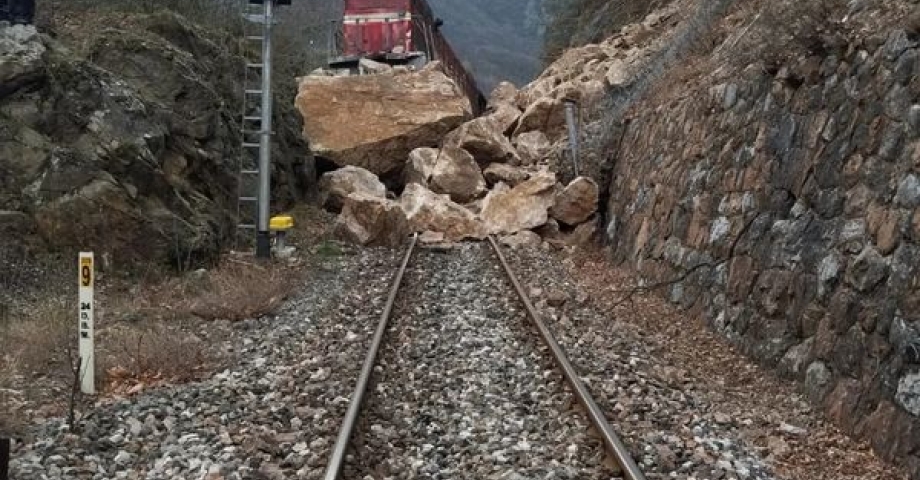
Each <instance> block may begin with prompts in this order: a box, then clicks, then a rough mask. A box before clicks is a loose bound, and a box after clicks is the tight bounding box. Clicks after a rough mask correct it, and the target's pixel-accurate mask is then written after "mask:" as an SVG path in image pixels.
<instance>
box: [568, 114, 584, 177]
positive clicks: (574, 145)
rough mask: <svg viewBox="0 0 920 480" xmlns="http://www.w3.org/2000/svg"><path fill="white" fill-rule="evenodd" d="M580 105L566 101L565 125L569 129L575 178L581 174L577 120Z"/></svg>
mask: <svg viewBox="0 0 920 480" xmlns="http://www.w3.org/2000/svg"><path fill="white" fill-rule="evenodd" d="M577 107H578V104H577V103H576V102H575V101H574V100H565V123H566V125H568V129H569V151H570V152H571V153H572V164H573V165H574V166H575V176H576V177H578V176H580V175H581V174H580V173H579V172H578V160H579V158H578V156H579V155H580V152H579V150H580V146H579V144H578V140H579V132H578V121H577V120H576V119H575V109H576V108H577Z"/></svg>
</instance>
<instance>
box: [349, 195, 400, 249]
mask: <svg viewBox="0 0 920 480" xmlns="http://www.w3.org/2000/svg"><path fill="white" fill-rule="evenodd" d="M409 232H410V229H409V221H408V219H407V217H406V212H405V211H403V209H402V208H401V207H400V205H399V203H397V202H395V201H392V200H388V199H386V198H380V197H376V196H371V195H366V194H362V193H352V194H351V195H349V196H347V197H346V198H345V203H344V208H343V209H342V213H341V214H340V215H339V218H338V220H337V221H336V225H335V233H336V236H337V237H338V238H341V239H342V240H345V241H348V242H352V243H356V244H359V245H369V246H390V247H396V246H399V245H402V244H403V243H404V242H405V241H406V237H407V236H408V235H409Z"/></svg>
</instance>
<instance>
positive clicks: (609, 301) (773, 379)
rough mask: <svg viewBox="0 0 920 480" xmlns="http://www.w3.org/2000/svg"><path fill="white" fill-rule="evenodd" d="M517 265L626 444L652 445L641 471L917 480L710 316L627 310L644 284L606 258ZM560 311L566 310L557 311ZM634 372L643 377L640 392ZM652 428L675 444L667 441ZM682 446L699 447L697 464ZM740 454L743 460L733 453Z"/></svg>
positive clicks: (533, 257)
mask: <svg viewBox="0 0 920 480" xmlns="http://www.w3.org/2000/svg"><path fill="white" fill-rule="evenodd" d="M509 260H510V261H511V262H512V264H513V265H514V267H515V268H516V270H517V271H518V272H519V273H518V274H519V275H521V276H522V277H523V278H522V281H524V283H525V285H528V286H529V287H530V288H533V289H539V290H541V292H540V293H539V295H538V297H537V298H535V300H537V303H538V305H540V306H541V307H542V308H543V309H544V312H545V314H546V316H547V318H548V320H549V321H550V322H551V325H552V327H551V328H553V329H554V331H556V332H558V333H557V334H559V336H560V342H561V343H562V344H563V346H564V347H565V348H566V349H567V351H568V352H569V354H570V355H571V357H572V358H573V361H574V362H575V363H576V364H579V365H581V366H585V367H588V368H589V369H590V368H592V367H591V366H592V365H593V366H597V367H600V368H598V369H592V370H591V371H590V372H587V373H586V377H587V378H586V382H587V383H588V384H589V385H590V386H591V387H592V390H593V391H594V392H595V394H596V395H597V396H598V397H599V398H598V401H599V403H601V405H602V407H604V408H605V409H606V410H607V411H608V412H610V411H613V412H616V415H617V417H618V418H616V419H615V421H616V422H617V423H618V424H620V425H623V426H624V428H625V429H626V430H627V432H626V443H627V444H628V445H635V442H636V441H640V442H641V441H648V442H646V445H645V446H644V447H643V448H644V449H645V451H646V458H643V459H642V461H644V462H649V461H651V462H652V463H654V464H657V465H659V466H664V465H666V466H671V465H674V466H676V467H678V469H677V471H678V475H677V476H676V477H675V476H674V475H671V476H670V477H668V478H686V477H685V474H684V473H682V462H686V461H690V462H698V461H705V463H706V464H708V465H715V466H716V467H719V466H720V465H721V466H725V467H727V466H728V464H726V463H724V462H726V461H728V462H730V463H731V464H732V468H730V469H729V468H726V469H724V470H723V471H722V472H718V471H713V472H705V469H703V470H699V469H696V473H693V475H694V476H695V478H698V479H699V478H746V477H745V476H744V475H743V473H744V472H742V471H739V469H738V468H737V465H736V460H741V464H742V466H743V467H744V466H747V465H746V464H747V461H746V460H742V458H744V456H749V459H750V460H756V462H755V465H757V464H759V465H760V466H762V467H763V468H765V469H767V470H769V471H773V472H775V474H776V475H777V477H778V478H784V479H789V480H866V479H872V480H905V479H906V478H907V475H906V473H904V472H902V471H899V470H898V469H896V468H894V467H892V466H891V465H889V464H887V463H885V462H883V461H882V460H880V459H879V458H877V457H876V456H875V455H874V454H873V453H872V451H871V449H870V448H869V447H868V446H867V445H866V444H864V443H860V442H857V441H855V440H853V439H852V438H850V437H848V436H846V435H844V434H843V433H841V432H840V431H839V430H838V429H836V428H835V427H834V426H833V425H831V424H830V423H828V422H827V421H826V420H824V419H823V417H822V415H821V414H820V413H819V412H818V411H816V410H815V409H814V408H813V407H812V406H811V405H810V404H809V403H808V401H807V399H806V397H805V396H804V395H803V394H801V393H800V392H799V391H798V390H797V389H796V386H795V384H794V383H792V382H790V381H786V380H783V379H780V378H778V377H777V376H776V375H775V374H774V373H773V372H771V371H769V370H766V369H764V368H761V367H759V366H758V365H756V364H755V363H754V362H752V361H750V360H748V359H747V358H746V357H744V356H743V355H742V354H740V353H738V352H737V351H736V350H735V349H734V348H733V347H732V346H731V345H730V344H728V342H726V341H725V340H724V339H722V338H720V337H718V336H717V335H716V334H714V333H712V332H711V331H709V330H708V329H707V327H706V326H705V325H704V324H703V321H702V319H701V318H700V317H699V316H696V315H690V314H688V313H687V312H682V311H680V310H677V309H675V308H674V307H673V306H672V305H670V304H668V303H667V302H666V301H665V300H664V299H662V298H660V297H658V296H657V295H656V294H654V293H653V294H636V295H634V296H633V298H632V300H631V301H626V302H623V299H624V296H625V295H626V293H625V292H627V291H629V290H630V289H631V288H632V287H633V286H634V285H635V282H636V279H635V277H634V276H633V275H632V274H631V272H628V271H625V270H622V269H618V268H615V267H612V266H611V265H610V262H609V261H608V260H607V259H606V258H605V256H604V252H603V251H600V250H597V251H578V252H547V251H545V250H542V249H540V250H533V249H522V250H516V251H514V252H512V254H511V255H510V259H509ZM560 301H564V302H565V303H564V304H563V305H562V306H561V307H559V308H554V307H552V306H550V305H549V304H548V302H551V303H558V302H560ZM605 365H606V366H605ZM626 365H629V367H627V366H626ZM624 369H626V370H634V374H635V375H636V377H634V378H638V379H639V383H635V380H629V379H628V378H629V377H628V376H627V374H624V373H623V370H624ZM624 382H626V384H624ZM640 392H641V395H636V394H638V393H640ZM656 399H661V401H658V400H656ZM650 425H652V426H657V427H658V428H660V429H661V430H668V431H669V432H670V433H669V434H667V435H666V436H664V437H662V438H656V434H655V433H654V432H653V431H651V430H649V429H648V427H649V426H650ZM700 431H702V432H704V435H699V434H698V432H700ZM662 439H663V440H664V442H662V441H661V440H662ZM700 440H703V441H702V442H701V441H700ZM680 443H683V444H684V445H685V446H689V447H690V450H691V451H692V452H693V453H692V456H691V457H690V458H687V457H684V456H683V453H682V451H681V449H680V448H679V447H678V446H679V445H680ZM729 445H730V446H731V447H730V448H727V449H725V448H722V447H723V446H729ZM661 446H664V447H666V448H665V449H662V448H660V447H661ZM676 447H677V448H676ZM714 447H716V448H714ZM739 447H740V448H742V449H743V451H744V452H746V453H742V454H741V455H742V457H739V453H738V452H737V451H734V452H733V450H735V449H737V448H739ZM656 450H657V452H656ZM685 451H686V450H685ZM685 451H684V452H685ZM672 454H675V455H676V457H675V456H673V455H672ZM731 456H734V457H735V460H731V459H730V457H731ZM662 462H663V463H662ZM646 464H647V463H646ZM757 468H760V467H757ZM694 469H695V468H694ZM732 470H734V471H732ZM742 470H743V469H742ZM751 472H753V470H751ZM751 472H749V473H751ZM752 474H753V473H752ZM650 477H651V475H650ZM653 478H654V477H653ZM660 478H665V477H664V476H662V477H660Z"/></svg>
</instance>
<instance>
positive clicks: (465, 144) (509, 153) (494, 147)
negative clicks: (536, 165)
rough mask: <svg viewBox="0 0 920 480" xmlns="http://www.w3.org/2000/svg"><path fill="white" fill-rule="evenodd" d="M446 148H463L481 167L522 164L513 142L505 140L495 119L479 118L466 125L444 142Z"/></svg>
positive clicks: (452, 133)
mask: <svg viewBox="0 0 920 480" xmlns="http://www.w3.org/2000/svg"><path fill="white" fill-rule="evenodd" d="M444 144H445V146H452V147H457V148H462V149H464V150H466V151H468V152H470V153H471V154H472V155H473V158H475V159H476V162H478V163H479V164H480V165H488V164H490V163H493V162H499V163H512V164H517V163H520V160H519V158H518V154H517V151H516V150H515V149H514V147H513V146H512V145H511V141H510V140H508V139H507V138H505V135H504V133H503V132H502V130H501V126H500V125H498V124H497V123H496V122H495V120H494V119H492V118H489V117H479V118H476V119H474V120H471V121H469V122H466V123H464V124H463V125H461V126H460V128H458V129H456V130H454V131H453V132H451V133H450V134H449V135H448V136H447V137H446V138H445V140H444Z"/></svg>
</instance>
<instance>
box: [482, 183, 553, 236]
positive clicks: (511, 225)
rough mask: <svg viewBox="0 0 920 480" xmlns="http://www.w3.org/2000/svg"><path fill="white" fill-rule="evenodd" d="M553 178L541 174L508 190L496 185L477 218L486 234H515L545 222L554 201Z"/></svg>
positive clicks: (501, 185) (502, 185)
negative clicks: (484, 227) (485, 229)
mask: <svg viewBox="0 0 920 480" xmlns="http://www.w3.org/2000/svg"><path fill="white" fill-rule="evenodd" d="M555 186H556V176H555V175H554V174H552V173H549V172H541V173H538V174H536V175H534V176H533V177H531V178H530V179H529V180H527V181H526V182H524V183H522V184H520V185H518V186H516V187H514V188H510V187H508V186H507V185H505V184H503V183H499V184H498V185H496V187H495V188H494V189H493V190H492V191H491V192H489V194H488V195H487V196H486V199H485V200H484V201H483V205H482V212H481V213H480V218H482V220H483V222H484V223H485V224H486V228H487V229H488V231H489V232H490V233H508V234H510V233H515V232H519V231H521V230H530V229H533V228H536V227H539V226H541V225H543V224H545V223H546V221H547V220H548V219H549V208H550V207H551V206H552V204H553V201H554V188H555Z"/></svg>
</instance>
